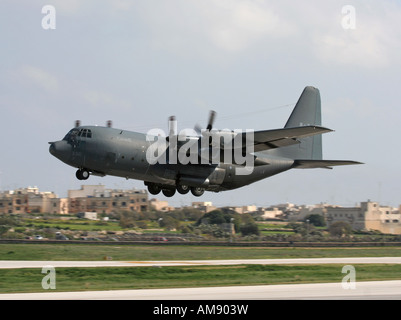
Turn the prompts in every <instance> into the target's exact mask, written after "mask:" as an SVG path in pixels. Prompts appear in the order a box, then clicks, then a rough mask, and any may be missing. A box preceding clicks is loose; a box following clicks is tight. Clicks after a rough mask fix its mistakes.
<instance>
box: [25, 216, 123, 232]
mask: <svg viewBox="0 0 401 320" xmlns="http://www.w3.org/2000/svg"><path fill="white" fill-rule="evenodd" d="M24 226H25V227H26V226H34V227H35V228H56V229H64V230H72V231H100V230H105V231H120V230H123V228H121V227H120V226H119V224H118V222H114V221H109V222H103V221H90V220H82V219H72V220H61V219H48V220H46V219H26V220H25V225H24Z"/></svg>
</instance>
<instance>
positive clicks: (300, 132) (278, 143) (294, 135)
mask: <svg viewBox="0 0 401 320" xmlns="http://www.w3.org/2000/svg"><path fill="white" fill-rule="evenodd" d="M331 131H333V130H331V129H328V128H325V127H320V126H304V127H295V128H283V129H275V130H264V131H255V132H254V136H253V145H254V152H259V151H264V150H270V149H275V148H280V147H285V146H290V145H293V144H298V143H299V141H298V139H300V138H305V137H309V136H313V135H316V134H322V133H326V132H331ZM242 139H243V143H246V145H249V143H252V141H251V140H248V141H247V139H246V133H242Z"/></svg>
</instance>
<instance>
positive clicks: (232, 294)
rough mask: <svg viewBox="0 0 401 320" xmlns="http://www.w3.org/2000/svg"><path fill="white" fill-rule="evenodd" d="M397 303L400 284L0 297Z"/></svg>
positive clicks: (9, 296) (2, 297)
mask: <svg viewBox="0 0 401 320" xmlns="http://www.w3.org/2000/svg"><path fill="white" fill-rule="evenodd" d="M361 299H363V300H367V299H372V300H390V299H393V300H400V299H401V281H399V280H397V281H372V282H357V283H356V288H355V289H348V290H346V289H343V288H342V285H341V283H340V282H338V283H316V284H288V285H268V286H237V287H208V288H178V289H145V290H113V291H85V292H45V293H15V294H0V300H180V301H185V300H229V301H230V300H361Z"/></svg>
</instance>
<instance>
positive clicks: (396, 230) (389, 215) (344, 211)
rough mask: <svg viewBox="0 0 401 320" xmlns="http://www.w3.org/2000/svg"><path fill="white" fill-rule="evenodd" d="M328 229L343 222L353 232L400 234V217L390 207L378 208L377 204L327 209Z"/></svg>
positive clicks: (397, 212)
mask: <svg viewBox="0 0 401 320" xmlns="http://www.w3.org/2000/svg"><path fill="white" fill-rule="evenodd" d="M326 220H327V224H328V227H330V226H331V225H332V224H333V223H335V222H338V221H344V222H347V223H349V224H350V225H351V227H352V228H353V229H355V230H366V231H372V230H377V231H380V232H382V233H389V234H401V215H400V211H399V210H394V209H393V208H392V207H385V206H380V205H379V203H378V202H372V201H370V200H369V201H367V202H361V205H360V207H352V208H344V207H336V208H334V207H328V208H327V213H326Z"/></svg>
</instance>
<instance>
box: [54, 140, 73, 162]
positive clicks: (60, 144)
mask: <svg viewBox="0 0 401 320" xmlns="http://www.w3.org/2000/svg"><path fill="white" fill-rule="evenodd" d="M49 144H50V147H49V152H50V153H51V154H52V155H53V156H55V157H56V158H59V159H63V160H67V159H68V158H69V156H70V155H71V149H72V148H71V145H69V144H68V143H67V141H64V140H62V141H56V142H49Z"/></svg>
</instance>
